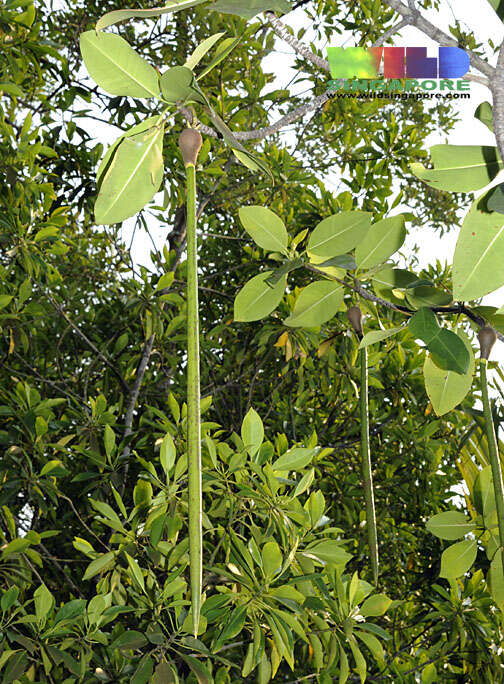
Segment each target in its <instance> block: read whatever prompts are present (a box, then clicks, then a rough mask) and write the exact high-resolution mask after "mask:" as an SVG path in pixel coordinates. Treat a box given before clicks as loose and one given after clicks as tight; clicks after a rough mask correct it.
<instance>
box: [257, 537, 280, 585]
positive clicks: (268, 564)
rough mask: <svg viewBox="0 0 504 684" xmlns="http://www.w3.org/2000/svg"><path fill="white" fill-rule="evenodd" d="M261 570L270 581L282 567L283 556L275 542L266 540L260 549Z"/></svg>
mask: <svg viewBox="0 0 504 684" xmlns="http://www.w3.org/2000/svg"><path fill="white" fill-rule="evenodd" d="M261 557H262V564H263V571H264V575H265V577H266V580H267V581H268V582H270V581H271V580H272V579H273V578H274V577H275V575H278V573H279V572H280V570H281V569H282V563H283V557H282V552H281V550H280V547H279V546H278V544H277V543H276V542H267V543H266V544H265V545H264V546H263V547H262V551H261Z"/></svg>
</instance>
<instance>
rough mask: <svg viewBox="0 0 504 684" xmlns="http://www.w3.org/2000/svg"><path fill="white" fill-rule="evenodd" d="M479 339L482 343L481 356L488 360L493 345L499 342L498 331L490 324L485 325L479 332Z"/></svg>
mask: <svg viewBox="0 0 504 684" xmlns="http://www.w3.org/2000/svg"><path fill="white" fill-rule="evenodd" d="M478 340H479V343H480V350H481V358H482V359H486V360H487V361H488V359H489V358H490V352H491V351H492V347H493V346H494V344H495V343H496V342H497V333H496V332H495V330H494V329H493V328H491V327H490V326H489V325H485V327H484V328H481V330H480V331H479V333H478Z"/></svg>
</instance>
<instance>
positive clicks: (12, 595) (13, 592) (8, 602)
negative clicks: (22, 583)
mask: <svg viewBox="0 0 504 684" xmlns="http://www.w3.org/2000/svg"><path fill="white" fill-rule="evenodd" d="M18 596H19V589H18V588H17V587H11V588H10V589H7V591H4V593H3V594H2V600H1V601H0V607H1V608H2V611H3V612H4V613H5V612H6V611H7V610H9V608H12V606H13V605H14V604H15V603H16V601H17V598H18Z"/></svg>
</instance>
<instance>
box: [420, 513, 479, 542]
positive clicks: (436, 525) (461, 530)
mask: <svg viewBox="0 0 504 684" xmlns="http://www.w3.org/2000/svg"><path fill="white" fill-rule="evenodd" d="M426 528H427V529H428V530H429V532H430V533H431V534H433V535H435V536H436V537H438V538H439V539H450V540H453V539H462V537H465V535H466V534H468V533H469V532H472V531H473V530H475V529H476V525H475V524H474V523H473V522H472V521H471V520H468V518H467V517H466V515H465V514H464V513H462V512H461V511H446V512H444V513H438V514H437V515H434V516H432V518H431V519H430V520H429V521H428V522H427V525H426Z"/></svg>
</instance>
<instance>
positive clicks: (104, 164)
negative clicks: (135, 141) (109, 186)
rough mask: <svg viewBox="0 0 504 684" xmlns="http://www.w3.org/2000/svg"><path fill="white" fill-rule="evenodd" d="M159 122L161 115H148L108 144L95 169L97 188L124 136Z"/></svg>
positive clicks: (140, 131) (141, 130)
mask: <svg viewBox="0 0 504 684" xmlns="http://www.w3.org/2000/svg"><path fill="white" fill-rule="evenodd" d="M160 123H161V116H150V117H149V118H147V119H145V120H144V121H142V123H139V124H137V125H136V126H132V127H131V128H129V129H128V130H127V131H125V132H124V133H123V134H122V135H120V136H119V137H118V138H117V140H114V142H113V143H112V145H110V147H109V148H108V149H107V151H106V152H105V154H104V155H103V158H102V160H101V162H100V164H99V166H98V169H97V170H96V184H97V186H98V189H99V188H100V185H101V180H102V177H103V174H104V172H105V171H107V169H108V167H109V165H110V162H111V160H112V156H113V155H114V154H115V152H116V150H117V148H118V146H119V144H120V143H121V142H122V141H123V140H124V138H127V137H132V136H134V135H136V134H137V133H143V132H145V131H148V130H152V129H153V128H154V127H155V126H158V125H159V124H160Z"/></svg>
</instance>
